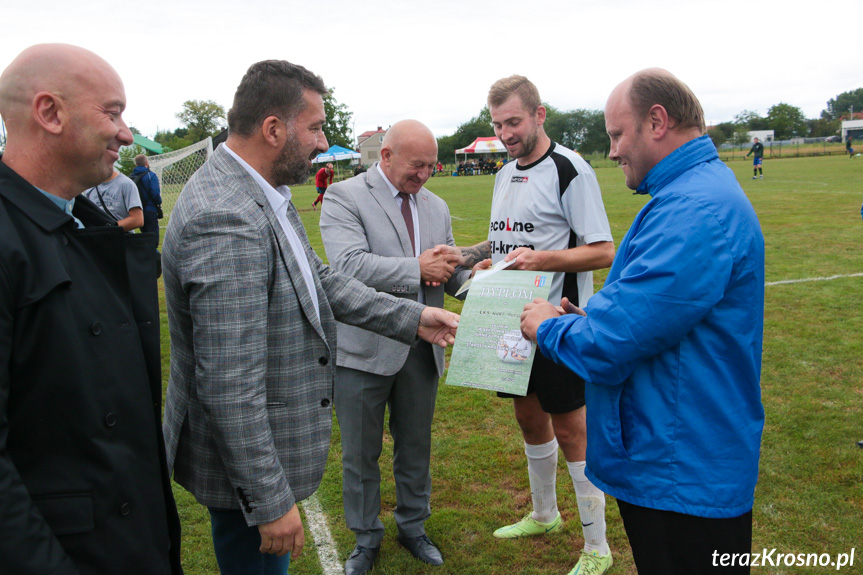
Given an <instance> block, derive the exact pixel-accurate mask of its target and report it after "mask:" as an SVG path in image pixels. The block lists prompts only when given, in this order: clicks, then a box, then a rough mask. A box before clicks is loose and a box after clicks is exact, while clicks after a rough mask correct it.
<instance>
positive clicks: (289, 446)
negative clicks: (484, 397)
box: [163, 60, 458, 575]
mask: <svg viewBox="0 0 863 575" xmlns="http://www.w3.org/2000/svg"><path fill="white" fill-rule="evenodd" d="M326 91H327V90H326V86H325V85H324V83H323V80H321V78H320V77H318V76H316V75H314V74H312V73H311V72H309V71H308V70H306V69H305V68H303V67H301V66H296V65H293V64H290V63H289V62H285V61H276V60H268V61H264V62H259V63H257V64H254V65H253V66H252V67H250V68H249V70H248V72H247V73H246V75H245V76H244V77H243V80H242V81H241V83H240V85H239V87H238V88H237V92H236V94H235V96H234V103H233V106H232V108H231V110H230V111H229V112H228V128H229V136H228V140H227V141H226V142H225V144H223V145H222V146H220V147H219V148H217V149H216V151H215V152H214V154H213V156H212V157H211V158H210V159H208V160H207V162H206V163H205V164H204V166H203V167H201V169H199V170H198V171H197V172H196V173H195V175H194V176H193V177H192V178H191V179H190V180H189V182H188V184H187V185H186V187H185V189H184V190H183V192H182V194H180V197H179V199H178V201H177V204H176V206H175V207H174V210H173V213H172V215H171V221H170V223H169V224H168V230H167V233H166V235H165V242H164V251H163V257H164V266H165V294H166V298H167V303H168V321H169V326H170V331H171V378H170V383H169V386H168V395H167V399H166V406H165V435H166V438H165V439H166V440H165V443H166V447H167V452H168V464H169V467H173V472H174V479H175V480H176V481H177V483H179V484H180V485H182V486H184V487H185V488H186V489H188V490H189V491H190V492H191V493H192V494H193V495H194V496H195V498H196V499H197V500H198V501H199V502H200V503H201V504H203V505H206V506H207V507H208V509H209V512H210V518H211V522H212V529H213V546H214V548H215V551H216V557H217V559H218V562H219V567H220V569H221V572H222V573H223V574H237V573H242V574H244V575H245V574H247V573H254V574H265V573H266V574H267V575H271V574H275V573H280V574H283V573H287V568H288V562H289V559H290V556H291V555H292V556H293V557H297V556H298V555H299V554H300V552H301V550H302V547H303V543H304V536H303V526H302V522H301V520H300V515H299V511H298V509H297V505H296V503H297V501H301V500H302V499H304V498H305V497H307V496H309V495H310V494H311V493H313V492H314V491H315V489H317V487H318V484H319V483H320V480H321V476H322V475H323V472H324V465H325V462H326V456H327V450H328V446H329V439H330V426H331V421H332V407H331V403H332V397H333V385H334V366H335V362H336V358H337V354H336V319H338V320H340V321H343V322H346V323H350V324H356V325H360V326H362V327H364V328H366V329H369V330H372V331H374V332H376V333H381V334H383V335H386V336H391V337H395V338H397V339H399V340H400V341H402V342H404V343H411V344H412V343H414V342H415V341H416V336H417V334H419V336H420V337H421V338H423V339H425V340H426V341H429V342H432V343H436V344H439V345H446V343H447V342H448V343H452V341H453V331H454V328H455V326H456V325H457V319H458V316H456V315H455V314H451V313H449V312H445V311H444V310H440V309H435V308H430V307H425V308H424V307H423V306H421V305H419V304H417V302H414V301H410V300H405V299H397V298H394V297H392V296H389V295H386V294H378V293H376V292H375V291H374V290H373V289H371V288H368V287H366V286H364V285H363V284H362V283H360V282H358V281H356V280H354V279H353V278H350V277H349V276H346V275H343V274H340V273H338V272H335V271H333V270H332V269H330V268H328V267H327V266H325V265H324V264H323V263H322V262H321V260H320V259H319V258H318V257H317V256H316V255H315V253H314V251H313V250H312V249H311V247H310V246H309V242H308V238H307V237H306V234H305V230H304V229H303V226H302V223H301V221H300V218H299V215H298V214H297V211H296V209H295V208H294V206H293V204H292V203H291V201H290V200H291V192H290V189H289V188H288V187H287V185H288V184H294V183H298V182H303V181H305V180H306V179H307V177H308V173H309V168H310V167H311V162H310V160H311V158H313V157H314V156H315V155H317V154H318V153H320V152H322V151H324V150H326V149H327V147H328V146H327V140H326V137H325V136H324V135H323V132H322V130H321V127H322V125H323V123H324V121H325V120H326V117H325V114H324V105H323V100H322V98H321V95H322V94H324V93H326ZM289 553H290V554H291V555H289Z"/></svg>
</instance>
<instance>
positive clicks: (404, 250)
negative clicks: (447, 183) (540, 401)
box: [321, 120, 471, 575]
mask: <svg viewBox="0 0 863 575" xmlns="http://www.w3.org/2000/svg"><path fill="white" fill-rule="evenodd" d="M436 162H437V142H436V141H435V138H434V135H432V133H431V131H430V130H429V129H428V128H427V127H426V126H424V125H423V124H421V123H420V122H417V121H415V120H404V121H401V122H398V123H396V124H394V125H393V126H392V127H391V128H390V129H389V130H388V131H387V133H386V135H385V136H384V140H383V146H382V148H381V161H380V162H379V163H377V164H375V165H374V166H372V167H371V168H370V169H369V171H368V172H367V173H364V174H360V175H359V176H356V177H354V178H351V179H349V180H346V181H344V182H340V183H337V184H334V185H333V186H331V187H330V188H329V189H328V190H327V201H326V203H325V204H324V206H323V208H322V209H321V237H322V238H323V240H324V248H325V249H326V252H327V257H328V258H329V260H330V264H331V265H332V266H333V268H334V269H337V270H339V271H342V272H345V273H347V274H350V275H351V276H353V277H355V278H357V279H358V280H360V281H362V282H363V283H364V284H366V285H367V286H369V287H373V288H375V289H376V290H379V291H381V292H386V293H390V294H393V295H396V296H398V297H401V298H405V299H409V300H417V301H420V302H422V303H426V304H427V305H430V306H435V307H443V300H444V286H445V287H446V291H447V292H449V293H451V294H454V293H455V290H457V289H458V288H459V286H460V285H461V284H462V282H464V281H465V280H466V279H467V278H468V277H469V276H470V273H471V270H470V269H469V268H463V267H462V268H456V267H455V266H456V264H457V263H458V262H459V261H460V257H459V255H458V252H457V251H456V248H455V241H454V240H453V235H452V227H451V225H450V215H449V208H448V207H447V205H446V203H445V202H444V201H443V200H441V199H440V198H438V197H437V196H435V195H434V194H432V193H431V192H430V191H428V190H427V189H425V188H424V187H423V184H425V182H426V181H427V180H428V179H429V177H430V176H431V174H432V173H433V170H434V165H435V163H436ZM454 273H455V276H453V274H454ZM338 334H339V342H340V346H339V357H338V364H337V365H338V368H337V370H336V395H335V400H336V414H337V415H338V419H339V427H340V428H341V433H342V473H343V485H342V493H343V496H344V506H345V520H346V522H347V524H348V527H349V528H350V529H351V530H352V531H353V532H354V534H355V535H356V539H357V544H356V547H354V550H353V552H352V553H351V555H350V557H349V558H348V561H347V562H346V564H345V573H346V574H347V575H358V574H361V573H366V572H368V571H369V570H370V569H371V568H372V565H373V563H374V561H375V559H376V558H377V554H378V551H379V549H380V544H381V540H382V539H383V536H384V526H383V523H381V520H380V518H379V517H378V515H379V513H380V507H381V495H380V479H381V474H380V468H379V466H378V458H379V456H380V454H381V443H382V436H383V427H384V412H385V410H386V406H387V405H389V409H390V418H389V427H390V432H391V433H392V436H393V440H394V456H393V474H394V476H395V482H396V502H397V506H396V509H395V511H394V515H395V519H396V524H397V525H398V529H399V536H398V539H399V542H400V543H402V545H404V546H405V547H406V548H407V549H408V550H409V551H410V552H411V553H412V554H413V555H414V556H415V557H417V558H418V559H420V560H422V561H425V562H426V563H430V564H432V565H441V564H443V557H442V556H441V553H440V550H439V549H438V548H437V547H436V546H435V545H434V543H432V541H431V540H430V539H429V538H428V536H426V533H425V528H424V524H425V521H426V519H428V518H429V516H430V515H431V509H430V507H429V496H430V495H431V475H430V474H429V457H430V455H431V424H432V416H433V414H434V405H435V395H436V393H437V384H438V379H439V378H440V376H441V375H442V374H443V369H444V354H443V349H440V348H437V349H433V348H432V346H430V345H428V344H424V343H421V344H420V345H418V346H416V347H414V348H409V347H408V346H407V345H404V344H402V343H398V342H395V341H392V340H388V339H385V338H383V337H381V336H379V335H376V334H374V333H369V332H368V331H365V330H363V329H361V328H358V327H353V326H350V325H345V324H343V323H339V324H338Z"/></svg>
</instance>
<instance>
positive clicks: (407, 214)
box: [399, 192, 417, 255]
mask: <svg viewBox="0 0 863 575" xmlns="http://www.w3.org/2000/svg"><path fill="white" fill-rule="evenodd" d="M399 197H401V199H402V217H403V218H404V219H405V225H406V226H407V227H408V236H409V237H410V239H411V249H412V250H413V251H412V252H411V255H413V254H416V253H417V247H416V246H415V245H414V216H413V213H412V212H411V197H410V194H406V193H404V192H399Z"/></svg>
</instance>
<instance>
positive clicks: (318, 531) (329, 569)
mask: <svg viewBox="0 0 863 575" xmlns="http://www.w3.org/2000/svg"><path fill="white" fill-rule="evenodd" d="M856 277H863V273H858V274H846V275H835V276H829V277H820V278H803V279H797V280H780V281H775V282H767V283H765V284H764V285H765V286H775V285H782V284H796V283H803V282H818V281H827V280H835V279H840V278H856ZM300 505H302V507H303V511H304V512H305V514H306V521H307V522H308V524H309V531H311V532H312V538H313V539H314V540H315V547H316V548H317V551H318V558H319V559H320V561H321V569H322V571H323V572H324V575H339V574H340V573H342V572H343V567H342V564H341V563H340V562H339V558H338V553H337V552H336V544H335V541H333V535H332V533H330V528H329V527H328V526H327V518H326V516H325V515H324V510H323V509H322V508H321V502H320V501H318V497H317V495H315V494H312V495H311V496H309V498H308V499H306V500H305V501H303V502H302V503H301V504H300Z"/></svg>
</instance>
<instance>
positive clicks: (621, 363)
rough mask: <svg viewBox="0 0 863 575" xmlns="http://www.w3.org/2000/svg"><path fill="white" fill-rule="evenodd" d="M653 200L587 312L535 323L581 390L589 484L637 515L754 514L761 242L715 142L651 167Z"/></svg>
mask: <svg viewBox="0 0 863 575" xmlns="http://www.w3.org/2000/svg"><path fill="white" fill-rule="evenodd" d="M638 191H639V192H641V193H649V194H650V195H651V196H652V199H651V200H650V201H649V202H648V203H647V204H646V205H645V206H644V208H643V209H642V210H641V212H640V213H639V214H638V216H637V217H636V218H635V221H634V222H633V224H632V227H631V228H630V229H629V232H627V234H626V236H625V237H624V238H623V241H622V242H621V244H620V246H619V247H618V249H617V255H616V257H615V258H614V263H613V264H612V266H611V270H610V271H609V274H608V279H607V280H606V282H605V286H604V287H603V288H602V290H600V291H599V292H598V293H597V294H596V295H594V296H593V297H592V298H591V299H590V302H589V303H588V305H587V307H586V311H587V317H586V318H585V317H581V316H577V315H566V316H563V317H560V318H556V319H550V320H546V321H544V322H543V323H542V325H540V328H539V331H538V334H537V335H538V340H539V346H540V349H541V350H542V352H543V353H544V354H546V355H547V356H549V357H551V358H553V359H554V360H555V361H556V362H558V363H563V364H565V365H566V366H568V367H569V368H570V369H572V370H573V371H574V372H575V373H577V374H578V375H579V376H581V377H582V378H584V379H585V381H586V382H587V385H586V390H585V395H586V401H587V476H588V477H589V478H590V480H591V481H592V482H593V483H594V484H595V485H596V486H597V487H599V488H600V489H602V490H603V491H605V492H606V493H608V494H609V495H612V496H614V497H616V498H619V499H622V500H624V501H627V502H629V503H632V504H634V505H640V506H642V507H648V508H652V509H660V510H666V511H674V512H678V513H684V514H687V515H695V516H699V517H710V518H728V517H737V516H740V515H742V514H744V513H746V512H748V511H749V510H750V509H752V505H753V499H754V491H755V483H756V480H757V479H758V457H759V451H760V445H761V432H762V429H763V427H764V409H763V407H762V405H761V387H760V379H761V342H762V337H763V326H764V237H763V235H762V234H761V228H760V226H759V223H758V218H757V217H756V215H755V211H754V210H753V208H752V205H751V204H750V203H749V200H748V198H747V197H746V196H745V195H744V193H743V190H742V189H741V188H740V185H739V184H738V183H737V180H736V179H735V177H734V174H733V173H732V172H731V170H729V169H728V168H727V167H726V166H725V165H724V164H723V163H722V162H721V161H720V160H719V157H718V155H717V153H716V148H715V147H714V146H713V143H712V142H711V141H710V139H709V138H708V137H707V136H703V137H701V138H697V139H695V140H692V141H690V142H688V143H686V144H684V145H683V146H681V147H680V148H678V149H677V150H675V151H674V152H673V153H671V154H669V155H668V156H667V157H665V158H664V159H663V160H662V161H661V162H659V163H658V164H657V165H656V166H654V167H653V169H652V170H650V172H648V174H647V176H646V177H645V178H644V180H643V181H642V183H641V185H640V186H639V188H638Z"/></svg>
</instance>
